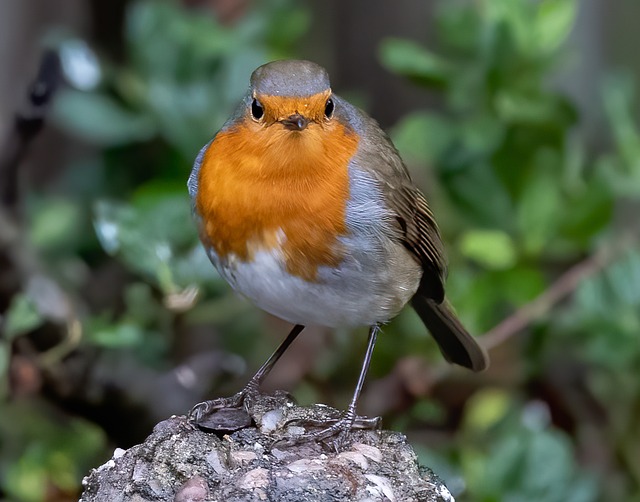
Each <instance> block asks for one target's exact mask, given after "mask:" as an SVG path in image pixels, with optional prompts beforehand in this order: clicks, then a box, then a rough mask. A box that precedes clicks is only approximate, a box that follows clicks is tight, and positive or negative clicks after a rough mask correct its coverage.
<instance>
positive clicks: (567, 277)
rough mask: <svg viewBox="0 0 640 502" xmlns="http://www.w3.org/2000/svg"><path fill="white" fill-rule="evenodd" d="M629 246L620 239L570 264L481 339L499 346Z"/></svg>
mask: <svg viewBox="0 0 640 502" xmlns="http://www.w3.org/2000/svg"><path fill="white" fill-rule="evenodd" d="M628 246H629V239H620V240H618V244H617V245H616V246H615V247H614V248H613V249H612V248H610V247H605V248H603V249H601V250H600V251H598V252H597V253H596V254H595V255H593V256H590V257H589V258H587V259H585V260H584V261H581V262H580V263H578V264H576V265H574V266H573V267H571V268H570V269H569V270H567V271H566V272H565V273H564V274H562V275H561V276H560V277H559V278H558V279H557V280H556V281H555V282H554V283H553V284H552V285H551V286H550V287H549V288H548V289H546V290H545V291H544V292H543V293H542V294H540V295H539V296H538V297H537V298H536V299H535V300H533V301H532V302H530V303H528V304H526V305H524V306H523V307H521V308H519V309H518V310H516V311H515V312H514V313H513V314H512V315H510V316H509V317H507V318H506V319H504V320H503V321H501V322H500V323H499V324H498V325H497V326H495V327H494V328H492V329H491V330H489V331H488V332H487V333H485V335H484V336H483V337H482V338H481V343H482V345H483V346H484V347H485V348H486V349H488V350H489V349H492V348H494V347H497V346H498V345H500V344H502V343H504V342H506V341H507V340H508V339H509V338H511V337H512V336H514V335H516V334H517V333H519V332H520V331H522V330H523V329H525V328H526V327H527V326H528V325H530V324H531V323H532V322H534V321H535V320H536V319H539V318H541V317H543V316H544V315H546V314H547V313H548V312H549V311H550V310H551V309H553V307H555V306H556V305H557V304H558V303H560V302H561V301H562V300H564V299H565V298H566V297H567V296H569V295H570V294H571V293H573V292H574V291H575V290H576V288H577V287H578V285H579V284H580V283H581V282H582V281H583V280H585V279H587V278H588V277H591V276H594V275H595V274H597V273H598V272H600V271H601V270H602V269H603V268H605V267H606V266H607V265H608V264H609V263H611V262H612V261H613V260H614V259H615V258H616V257H617V256H619V255H620V254H621V253H622V251H624V250H625V249H628Z"/></svg>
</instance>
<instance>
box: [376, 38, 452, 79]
mask: <svg viewBox="0 0 640 502" xmlns="http://www.w3.org/2000/svg"><path fill="white" fill-rule="evenodd" d="M379 57H380V60H381V62H382V64H383V65H384V66H385V67H386V68H388V69H389V70H391V71H393V72H395V73H398V74H400V75H404V76H407V77H412V78H416V79H419V80H425V81H432V82H436V83H437V82H440V83H442V82H445V81H446V80H447V79H449V78H450V77H451V76H452V75H453V67H452V66H451V64H450V63H448V62H447V61H445V60H444V59H441V58H440V57H439V56H437V55H435V54H433V53H432V52H430V51H428V50H427V49H425V48H424V47H422V46H420V45H418V44H416V43H415V42H411V41H409V40H404V39H399V38H387V39H385V40H383V41H382V43H381V45H380V49H379Z"/></svg>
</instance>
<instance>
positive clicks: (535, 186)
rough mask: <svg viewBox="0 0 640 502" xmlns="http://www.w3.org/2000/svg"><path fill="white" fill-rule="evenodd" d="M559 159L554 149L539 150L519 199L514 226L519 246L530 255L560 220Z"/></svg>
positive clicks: (541, 248)
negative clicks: (533, 167)
mask: <svg viewBox="0 0 640 502" xmlns="http://www.w3.org/2000/svg"><path fill="white" fill-rule="evenodd" d="M559 162H560V159H559V158H558V157H557V154H556V153H555V152H553V151H545V150H540V152H539V154H538V158H537V162H536V169H534V170H533V171H532V172H531V174H530V176H529V178H528V180H527V184H526V185H525V187H524V193H523V194H522V196H521V199H520V205H519V207H518V228H519V231H520V235H521V240H522V245H523V247H524V249H525V250H526V251H527V252H528V253H531V254H539V253H541V252H542V250H543V249H544V247H545V245H546V244H547V242H548V241H549V239H551V238H552V237H553V236H554V234H555V232H556V231H557V228H558V224H559V222H560V218H559V217H558V213H559V211H560V204H561V197H560V184H559V180H558V175H559V174H560V169H559V168H560V166H559Z"/></svg>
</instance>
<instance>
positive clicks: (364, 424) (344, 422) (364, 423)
mask: <svg viewBox="0 0 640 502" xmlns="http://www.w3.org/2000/svg"><path fill="white" fill-rule="evenodd" d="M379 331H380V326H378V325H377V324H376V325H373V326H371V328H370V330H369V339H368V341H367V351H366V353H365V355H364V360H363V361H362V368H361V369H360V376H359V377H358V383H357V384H356V388H355V391H354V393H353V397H352V398H351V402H350V403H349V407H348V408H347V411H346V412H345V413H344V414H343V416H342V417H341V418H339V419H329V420H325V421H310V420H305V421H303V422H302V423H301V425H307V426H308V425H312V426H319V427H325V428H324V429H322V430H320V431H316V432H312V433H308V434H303V435H301V436H297V437H295V438H292V439H291V440H285V441H284V442H285V443H294V444H299V443H302V442H307V441H324V440H325V439H328V438H330V437H333V436H335V435H337V434H340V433H342V432H348V431H350V430H352V429H377V428H378V427H379V426H380V417H362V416H359V415H357V414H356V407H357V405H358V398H359V397H360V392H361V391H362V387H363V385H364V380H365V377H366V376H367V371H368V370H369V365H370V364H371V356H372V355H373V348H374V347H375V345H376V339H377V338H378V333H379ZM329 424H330V425H329ZM327 425H328V427H327Z"/></svg>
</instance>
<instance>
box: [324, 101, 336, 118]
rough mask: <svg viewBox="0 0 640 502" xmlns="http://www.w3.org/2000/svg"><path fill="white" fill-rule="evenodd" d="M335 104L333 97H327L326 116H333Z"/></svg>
mask: <svg viewBox="0 0 640 502" xmlns="http://www.w3.org/2000/svg"><path fill="white" fill-rule="evenodd" d="M334 108H335V105H334V104H333V99H331V98H329V99H327V104H326V105H324V116H325V117H327V118H328V119H330V118H331V117H332V116H333V109H334Z"/></svg>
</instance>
